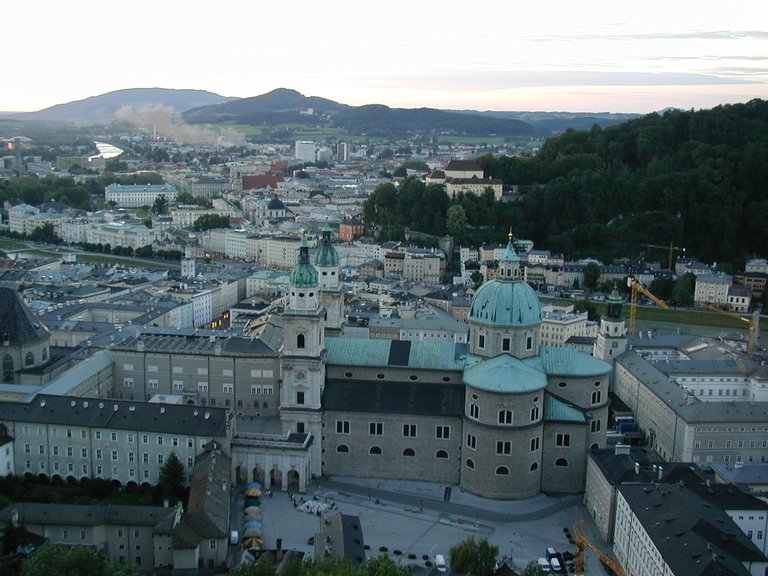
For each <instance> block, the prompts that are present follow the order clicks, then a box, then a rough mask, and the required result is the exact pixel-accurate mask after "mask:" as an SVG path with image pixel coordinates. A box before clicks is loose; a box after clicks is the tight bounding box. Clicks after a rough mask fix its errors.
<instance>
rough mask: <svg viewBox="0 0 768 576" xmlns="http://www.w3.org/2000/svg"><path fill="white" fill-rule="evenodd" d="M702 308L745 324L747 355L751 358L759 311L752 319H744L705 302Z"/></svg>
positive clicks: (753, 350) (758, 321)
mask: <svg viewBox="0 0 768 576" xmlns="http://www.w3.org/2000/svg"><path fill="white" fill-rule="evenodd" d="M702 306H704V308H706V309H707V310H712V311H713V312H719V313H720V314H725V315H726V316H730V317H731V318H736V319H738V320H741V321H742V322H746V323H747V355H748V356H752V354H754V352H755V343H756V342H757V335H758V332H757V331H758V329H759V324H760V311H759V310H756V311H755V312H754V313H753V314H752V317H747V318H745V317H744V316H741V315H740V314H736V313H735V312H729V311H728V310H723V309H722V308H718V307H717V306H714V305H713V304H708V303H706V302H703V303H702Z"/></svg>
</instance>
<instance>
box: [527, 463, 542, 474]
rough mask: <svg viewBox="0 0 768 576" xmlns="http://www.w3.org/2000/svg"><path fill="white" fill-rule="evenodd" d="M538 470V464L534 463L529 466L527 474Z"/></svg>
mask: <svg viewBox="0 0 768 576" xmlns="http://www.w3.org/2000/svg"><path fill="white" fill-rule="evenodd" d="M538 469H539V463H538V462H534V463H533V464H531V467H530V468H528V471H529V472H536V470H538Z"/></svg>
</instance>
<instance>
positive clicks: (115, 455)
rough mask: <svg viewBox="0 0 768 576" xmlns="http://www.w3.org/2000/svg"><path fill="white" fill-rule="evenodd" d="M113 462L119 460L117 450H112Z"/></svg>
mask: <svg viewBox="0 0 768 576" xmlns="http://www.w3.org/2000/svg"><path fill="white" fill-rule="evenodd" d="M112 462H117V450H112Z"/></svg>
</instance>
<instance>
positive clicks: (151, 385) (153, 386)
mask: <svg viewBox="0 0 768 576" xmlns="http://www.w3.org/2000/svg"><path fill="white" fill-rule="evenodd" d="M159 387H160V381H159V380H158V379H157V378H148V379H147V389H148V390H157V389H158V388H159Z"/></svg>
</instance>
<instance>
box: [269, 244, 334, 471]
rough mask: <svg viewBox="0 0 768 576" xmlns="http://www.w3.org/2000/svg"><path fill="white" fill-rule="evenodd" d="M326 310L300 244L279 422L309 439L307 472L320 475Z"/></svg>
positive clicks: (286, 324)
mask: <svg viewBox="0 0 768 576" xmlns="http://www.w3.org/2000/svg"><path fill="white" fill-rule="evenodd" d="M324 317H325V310H324V309H323V308H322V307H321V305H320V300H319V283H318V274H317V270H316V269H315V267H314V266H313V265H312V264H311V263H310V261H309V247H308V246H307V240H306V238H305V237H302V239H301V247H300V248H299V261H298V264H297V265H296V267H295V268H294V269H293V271H292V272H291V291H290V296H289V304H288V307H287V308H286V310H285V312H283V349H282V354H281V367H282V383H281V384H280V421H281V423H282V428H283V432H284V433H299V434H311V435H312V436H313V437H314V440H313V442H312V444H311V446H310V451H311V457H310V473H311V474H312V476H319V475H320V474H321V451H320V446H321V438H322V426H321V424H322V423H321V417H322V412H321V398H322V394H323V388H324V386H325V334H324V330H323V323H324Z"/></svg>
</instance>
